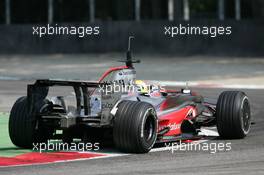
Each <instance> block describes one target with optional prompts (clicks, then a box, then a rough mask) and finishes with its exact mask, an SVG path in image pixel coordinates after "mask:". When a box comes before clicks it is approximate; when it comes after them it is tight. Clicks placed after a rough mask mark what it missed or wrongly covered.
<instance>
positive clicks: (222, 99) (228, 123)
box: [216, 91, 251, 139]
mask: <svg viewBox="0 0 264 175" xmlns="http://www.w3.org/2000/svg"><path fill="white" fill-rule="evenodd" d="M216 121H217V130H218V133H219V135H220V137H221V138H224V139H241V138H244V137H245V136H246V135H247V134H248V133H249V131H250V126H251V114H250V103H249V100H248V97H247V96H246V94H245V93H244V92H241V91H225V92H222V93H221V94H220V96H219V99H218V101H217V105H216Z"/></svg>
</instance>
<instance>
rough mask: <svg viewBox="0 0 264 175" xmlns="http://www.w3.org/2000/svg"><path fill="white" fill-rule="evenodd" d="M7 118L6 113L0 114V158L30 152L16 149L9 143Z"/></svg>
mask: <svg viewBox="0 0 264 175" xmlns="http://www.w3.org/2000/svg"><path fill="white" fill-rule="evenodd" d="M8 117H9V114H8V113H2V112H0V157H13V156H16V155H19V154H23V153H28V152H32V150H28V149H20V148H17V147H16V146H15V145H14V144H13V143H12V142H11V140H10V139H9V135H8Z"/></svg>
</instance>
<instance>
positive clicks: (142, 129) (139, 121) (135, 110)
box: [113, 101, 158, 153]
mask: <svg viewBox="0 0 264 175" xmlns="http://www.w3.org/2000/svg"><path fill="white" fill-rule="evenodd" d="M157 127H158V122H157V115H156V111H155V109H154V107H153V106H152V105H150V104H149V103H145V102H139V101H122V102H121V103H120V104H119V105H118V110H117V112H116V115H115V120H114V131H113V137H114V143H115V145H116V147H117V148H118V149H119V150H121V151H123V152H129V153H147V152H149V151H150V149H151V148H152V147H153V145H154V144H155V141H156V138H157Z"/></svg>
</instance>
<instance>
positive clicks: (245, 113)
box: [241, 98, 251, 134]
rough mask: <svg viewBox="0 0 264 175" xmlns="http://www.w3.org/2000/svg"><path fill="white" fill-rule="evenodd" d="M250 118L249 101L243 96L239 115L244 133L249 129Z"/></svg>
mask: <svg viewBox="0 0 264 175" xmlns="http://www.w3.org/2000/svg"><path fill="white" fill-rule="evenodd" d="M250 118H251V117H250V106H249V101H248V99H247V98H245V99H244V101H243V104H242V116H241V124H242V128H243V131H244V133H245V134H247V133H248V132H249V129H250V125H251V123H250V121H251V120H250Z"/></svg>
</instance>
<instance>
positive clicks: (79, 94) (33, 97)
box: [27, 79, 105, 115]
mask: <svg viewBox="0 0 264 175" xmlns="http://www.w3.org/2000/svg"><path fill="white" fill-rule="evenodd" d="M104 84H105V83H98V82H88V81H66V80H50V79H43V80H37V81H36V82H35V83H34V84H30V85H28V87H27V99H28V105H27V106H28V114H29V115H36V113H37V110H36V105H37V104H39V103H38V102H42V101H43V100H45V98H46V97H47V95H48V92H49V87H51V86H70V87H73V89H74V92H75V96H76V102H77V104H76V107H77V111H76V112H77V114H79V115H80V113H81V109H82V108H81V107H82V105H83V109H84V114H85V115H88V114H90V96H91V93H90V92H91V91H92V90H93V89H95V88H98V87H100V85H102V86H103V85H104ZM82 101H83V104H81V102H82Z"/></svg>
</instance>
